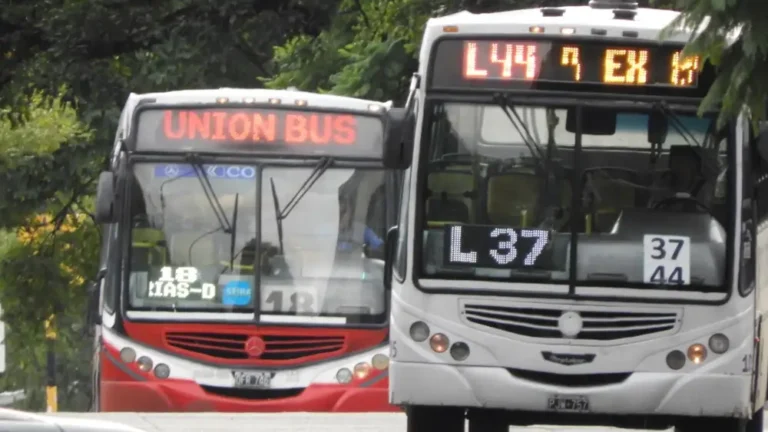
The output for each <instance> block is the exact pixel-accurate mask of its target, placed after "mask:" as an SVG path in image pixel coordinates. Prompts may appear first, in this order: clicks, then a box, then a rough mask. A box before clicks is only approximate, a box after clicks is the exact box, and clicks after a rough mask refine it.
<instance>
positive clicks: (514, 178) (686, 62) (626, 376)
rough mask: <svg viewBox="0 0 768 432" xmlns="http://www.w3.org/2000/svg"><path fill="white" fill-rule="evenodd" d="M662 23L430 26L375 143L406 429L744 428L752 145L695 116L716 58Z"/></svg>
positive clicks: (550, 15)
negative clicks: (701, 54)
mask: <svg viewBox="0 0 768 432" xmlns="http://www.w3.org/2000/svg"><path fill="white" fill-rule="evenodd" d="M677 16H678V14H677V13H676V12H673V11H665V10H655V9H644V8H638V7H637V4H636V3H629V2H621V1H612V2H601V1H592V2H590V4H589V5H588V6H586V5H585V6H579V7H564V8H539V9H528V10H515V11H509V12H500V13H490V14H479V15H478V14H472V13H468V12H462V13H458V14H455V15H450V16H446V17H441V18H436V19H431V20H430V21H429V22H428V24H427V26H426V30H425V34H424V38H423V42H422V45H421V53H420V59H419V70H418V73H417V74H416V75H415V76H414V79H413V81H412V85H411V93H410V95H409V101H408V103H407V106H406V108H407V109H409V110H410V113H411V118H410V120H408V119H407V120H408V121H406V123H405V125H406V126H407V128H406V130H410V128H411V127H413V128H414V129H415V132H414V133H413V134H409V133H407V132H406V134H405V135H404V139H403V140H402V143H397V142H396V144H398V145H395V146H394V147H387V148H386V150H385V154H384V159H385V161H386V164H387V166H388V167H389V168H401V169H407V170H406V172H405V176H404V179H405V180H404V181H405V183H404V184H405V186H404V191H403V198H402V200H401V202H402V205H401V212H400V215H399V225H398V228H397V229H396V231H395V230H393V231H391V232H390V236H389V237H388V238H389V240H390V244H396V245H397V246H396V247H395V248H393V253H392V255H391V256H388V259H387V265H388V266H389V267H388V269H387V271H388V272H389V273H388V274H387V275H386V276H385V281H386V282H387V283H389V284H391V290H392V309H391V319H390V326H391V327H390V335H391V359H392V362H391V366H390V402H391V403H393V404H397V405H401V406H404V407H405V409H406V411H407V413H408V431H409V432H418V431H427V430H430V431H431V430H439V431H441V432H452V431H463V430H464V426H465V420H468V421H469V428H470V430H471V431H475V430H477V431H485V432H491V431H506V430H507V428H508V425H531V424H569V425H607V426H620V427H633V428H641V429H667V428H669V427H672V426H674V427H677V428H678V430H679V431H698V430H703V429H707V430H709V429H711V430H717V431H762V423H763V410H762V407H763V404H764V402H765V399H766V395H765V394H766V376H765V370H766V361H768V357H766V355H765V354H766V353H765V343H764V342H763V341H764V340H765V335H764V334H763V333H764V332H765V328H764V327H762V325H761V324H762V322H763V319H764V318H763V317H764V311H765V310H766V308H767V307H768V299H766V298H765V297H766V295H765V294H766V291H765V290H767V289H768V280H766V278H768V274H767V272H765V271H761V270H760V267H756V265H755V263H756V260H757V259H758V257H759V256H760V254H762V253H763V252H762V250H763V249H761V246H760V245H763V244H766V245H768V237H766V236H765V235H764V234H762V233H763V232H764V231H765V230H761V229H760V228H761V227H763V226H764V225H762V224H761V223H760V222H761V221H765V220H767V219H766V218H767V217H768V206H766V205H765V204H766V203H768V196H766V195H765V194H766V193H768V189H767V188H766V185H767V184H768V183H764V180H765V178H766V175H768V162H766V161H768V159H765V158H763V157H762V156H760V155H761V154H768V152H763V150H764V148H763V147H761V146H760V145H758V140H756V139H754V138H753V136H752V132H751V128H750V121H749V117H748V115H747V114H746V113H744V114H742V115H740V116H738V118H735V119H734V120H732V121H730V122H729V123H727V124H725V125H724V126H723V127H718V125H717V122H716V121H715V119H716V117H717V115H718V113H717V112H708V113H705V114H703V115H702V116H698V115H697V108H698V107H699V106H700V103H701V101H702V98H703V97H704V96H705V95H706V94H707V92H708V90H709V88H710V86H711V85H712V83H713V81H714V74H715V71H714V69H713V68H712V67H711V66H710V65H708V64H707V65H703V64H702V60H701V59H700V58H694V57H688V58H685V57H683V56H682V51H681V50H682V48H683V46H684V44H685V43H686V42H687V41H688V40H689V38H690V36H691V34H690V32H687V31H684V30H679V31H676V32H672V33H669V35H668V36H664V34H665V33H664V32H662V30H664V29H665V27H667V26H668V25H669V24H671V23H672V21H673V20H674V19H675V18H676V17H677ZM662 37H663V39H662ZM411 121H412V123H411ZM411 125H412V126H411ZM395 239H396V243H392V240H395ZM755 239H757V241H758V243H757V245H755ZM390 276H391V279H390ZM758 283H760V285H757V284H758Z"/></svg>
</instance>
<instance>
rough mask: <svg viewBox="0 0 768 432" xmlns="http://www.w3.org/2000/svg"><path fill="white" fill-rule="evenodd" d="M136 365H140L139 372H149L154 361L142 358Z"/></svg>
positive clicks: (145, 357)
mask: <svg viewBox="0 0 768 432" xmlns="http://www.w3.org/2000/svg"><path fill="white" fill-rule="evenodd" d="M136 363H137V364H138V365H139V370H140V371H142V372H149V371H151V370H152V359H151V358H149V357H147V356H141V357H139V359H138V360H136Z"/></svg>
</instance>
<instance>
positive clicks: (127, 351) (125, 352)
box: [120, 347, 136, 363]
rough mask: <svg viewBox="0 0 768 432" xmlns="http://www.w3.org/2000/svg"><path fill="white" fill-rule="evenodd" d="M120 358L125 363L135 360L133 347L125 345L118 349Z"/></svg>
mask: <svg viewBox="0 0 768 432" xmlns="http://www.w3.org/2000/svg"><path fill="white" fill-rule="evenodd" d="M120 360H122V361H124V362H126V363H133V362H134V361H135V360H136V351H134V350H133V348H130V347H125V348H123V349H121V350H120Z"/></svg>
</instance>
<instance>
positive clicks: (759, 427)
mask: <svg viewBox="0 0 768 432" xmlns="http://www.w3.org/2000/svg"><path fill="white" fill-rule="evenodd" d="M764 414H765V410H764V409H763V407H760V409H759V410H757V412H756V413H754V414H752V418H751V419H750V420H749V421H748V422H747V427H745V428H744V432H763V415H764Z"/></svg>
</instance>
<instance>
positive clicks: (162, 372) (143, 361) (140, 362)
mask: <svg viewBox="0 0 768 432" xmlns="http://www.w3.org/2000/svg"><path fill="white" fill-rule="evenodd" d="M120 360H122V361H123V363H126V364H132V363H136V367H137V368H138V369H139V370H140V371H142V372H145V373H150V372H152V373H154V375H155V376H156V377H157V378H160V379H165V378H168V377H169V376H171V367H170V366H168V365H167V364H165V363H158V364H157V365H155V364H154V362H153V361H152V359H151V358H149V357H147V356H141V357H139V358H138V359H137V358H136V351H135V350H134V349H133V348H131V347H125V348H123V349H121V350H120ZM152 366H154V369H153V368H152Z"/></svg>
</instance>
